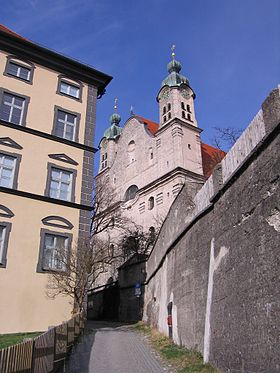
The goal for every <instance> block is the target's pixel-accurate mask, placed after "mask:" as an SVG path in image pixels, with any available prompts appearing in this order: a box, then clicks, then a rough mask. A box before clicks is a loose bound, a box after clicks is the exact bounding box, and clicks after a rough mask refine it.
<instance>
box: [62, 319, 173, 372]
mask: <svg viewBox="0 0 280 373" xmlns="http://www.w3.org/2000/svg"><path fill="white" fill-rule="evenodd" d="M65 372H67V373H163V372H168V370H167V368H166V367H163V365H162V364H161V363H160V362H159V360H158V358H157V357H156V355H155V353H153V352H151V350H150V348H149V347H148V345H147V344H146V343H145V341H144V338H143V337H142V336H141V335H140V334H139V333H138V332H135V331H134V330H133V328H132V327H131V326H128V325H121V324H120V323H104V322H95V321H94V322H93V321H91V322H88V323H87V328H86V330H85V334H84V336H83V337H82V340H81V342H80V343H78V344H77V345H76V346H75V348H74V350H73V352H72V354H71V356H70V359H69V361H68V363H67V365H66V369H65Z"/></svg>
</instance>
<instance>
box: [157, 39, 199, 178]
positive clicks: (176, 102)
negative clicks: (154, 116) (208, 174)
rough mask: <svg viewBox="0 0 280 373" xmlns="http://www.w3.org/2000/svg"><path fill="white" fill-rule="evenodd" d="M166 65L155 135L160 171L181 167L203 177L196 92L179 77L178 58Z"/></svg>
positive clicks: (158, 97) (184, 78) (173, 54)
mask: <svg viewBox="0 0 280 373" xmlns="http://www.w3.org/2000/svg"><path fill="white" fill-rule="evenodd" d="M174 48H175V46H173V47H172V60H171V61H170V62H169V63H168V65H167V70H168V73H169V74H168V76H167V77H166V78H165V79H164V80H163V81H162V84H161V88H160V91H159V93H158V95H157V102H158V103H159V129H158V132H157V134H156V137H158V139H159V140H158V144H160V147H161V149H160V153H161V156H160V157H161V166H160V167H161V168H162V171H165V170H166V171H167V169H166V168H167V167H166V165H169V167H171V168H174V169H175V168H178V167H179V168H182V169H184V170H187V171H190V172H192V173H193V174H197V175H200V176H201V175H203V170H202V158H201V141H200V133H201V131H202V130H201V129H200V128H198V125H197V121H196V117H195V107H194V99H195V93H194V91H193V89H192V88H191V86H190V83H189V81H188V79H187V78H186V77H185V76H184V75H182V74H180V71H181V69H182V66H181V63H180V62H179V61H177V60H176V59H175V53H174Z"/></svg>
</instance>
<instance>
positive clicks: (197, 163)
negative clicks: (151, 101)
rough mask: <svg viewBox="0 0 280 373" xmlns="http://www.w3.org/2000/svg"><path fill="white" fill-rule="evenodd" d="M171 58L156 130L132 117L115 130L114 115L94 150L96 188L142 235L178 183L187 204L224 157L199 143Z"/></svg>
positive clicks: (190, 95) (188, 94) (186, 88)
mask: <svg viewBox="0 0 280 373" xmlns="http://www.w3.org/2000/svg"><path fill="white" fill-rule="evenodd" d="M174 57H175V56H174V54H173V58H172V61H171V62H170V63H169V64H168V66H167V68H168V75H167V77H166V78H165V79H164V80H163V82H162V84H161V87H160V90H159V93H158V95H157V102H158V105H159V124H158V123H155V122H152V121H150V120H147V119H145V118H142V117H140V116H138V115H133V116H131V117H130V118H129V119H128V120H127V121H126V122H125V124H124V126H123V127H122V128H121V127H120V126H119V124H120V120H121V118H120V116H119V115H118V114H117V113H116V112H115V113H114V114H113V115H112V116H111V117H110V122H111V126H110V127H109V128H108V129H107V130H106V131H105V133H104V137H103V138H102V139H101V141H100V145H99V147H100V165H99V172H98V175H97V182H99V183H104V180H105V181H106V183H107V182H108V183H109V184H110V186H111V187H112V188H113V189H114V190H115V191H116V194H117V199H118V201H119V202H120V209H121V210H122V211H123V213H124V215H125V216H127V217H129V218H130V219H131V220H132V221H133V222H135V223H136V224H138V225H140V226H142V227H144V230H145V231H148V230H149V229H150V228H151V227H155V226H157V225H158V224H159V223H160V222H162V221H163V219H164V218H165V217H166V215H167V212H168V210H169V208H170V206H171V204H172V203H173V201H174V199H175V197H176V195H177V194H178V192H179V191H180V189H181V187H182V185H183V184H184V183H186V184H187V186H188V192H189V196H190V200H191V198H192V197H193V196H194V195H195V194H196V192H197V190H198V189H199V188H201V186H202V185H203V183H204V181H205V180H206V178H207V177H209V176H210V174H211V172H212V170H213V168H214V166H215V165H216V164H217V163H218V162H219V161H221V159H222V158H223V156H224V155H225V153H224V152H222V151H220V150H218V149H215V148H213V147H211V146H209V145H207V144H203V143H202V142H201V140H200V133H201V131H202V130H201V129H200V128H199V127H198V123H197V120H196V116H195V105H194V99H195V93H194V91H193V89H192V88H191V86H190V84H189V81H188V79H187V78H186V77H185V76H183V75H182V74H181V73H180V70H181V64H180V62H178V61H176V60H175V58H174ZM111 235H112V233H111Z"/></svg>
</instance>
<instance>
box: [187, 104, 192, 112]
mask: <svg viewBox="0 0 280 373" xmlns="http://www.w3.org/2000/svg"><path fill="white" fill-rule="evenodd" d="M187 110H188V112H189V113H191V107H190V105H187Z"/></svg>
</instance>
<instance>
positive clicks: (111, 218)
mask: <svg viewBox="0 0 280 373" xmlns="http://www.w3.org/2000/svg"><path fill="white" fill-rule="evenodd" d="M120 203H121V202H120V201H119V200H118V198H117V193H116V191H115V190H114V189H113V188H112V187H111V186H110V185H109V183H106V180H105V178H102V179H101V178H99V179H98V181H95V188H94V196H93V214H92V221H91V236H94V235H97V234H100V233H102V232H104V231H106V230H108V229H113V228H115V229H123V227H124V226H125V225H126V223H127V222H128V219H127V218H125V217H124V215H123V214H122V211H121V209H120Z"/></svg>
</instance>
